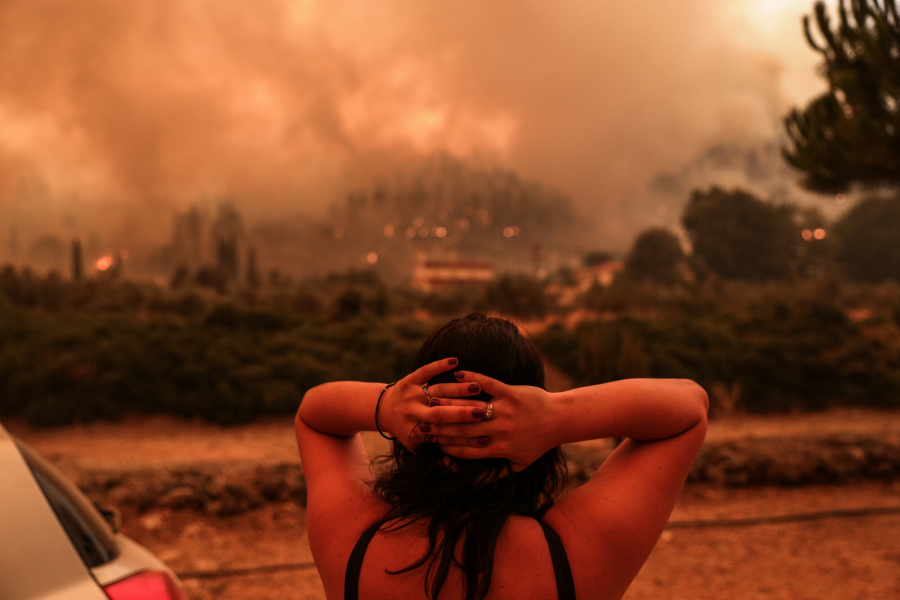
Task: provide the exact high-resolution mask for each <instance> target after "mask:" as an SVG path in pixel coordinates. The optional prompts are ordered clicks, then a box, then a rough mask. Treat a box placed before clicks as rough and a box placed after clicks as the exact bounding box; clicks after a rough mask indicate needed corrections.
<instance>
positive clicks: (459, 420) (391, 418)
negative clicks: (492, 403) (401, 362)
mask: <svg viewBox="0 0 900 600" xmlns="http://www.w3.org/2000/svg"><path fill="white" fill-rule="evenodd" d="M458 364H459V361H458V360H457V359H455V358H445V359H443V360H439V361H436V362H433V363H430V364H427V365H425V366H423V367H421V368H419V369H417V370H415V371H413V372H412V373H410V374H409V375H407V376H406V377H404V378H403V379H401V380H400V381H398V382H397V383H396V384H395V385H393V386H391V387H389V388H388V389H387V390H386V391H385V392H384V396H382V398H381V405H380V406H379V408H378V424H379V425H380V426H381V429H382V431H385V432H386V433H390V434H391V435H393V436H394V437H396V438H397V440H398V441H399V442H400V443H401V444H403V446H405V447H406V448H407V449H408V450H414V449H415V448H416V446H418V445H419V444H421V443H423V442H426V441H430V432H431V429H432V423H455V424H459V425H462V426H465V424H466V423H473V422H476V421H481V420H483V419H484V406H485V403H484V402H479V401H477V400H464V399H465V398H466V397H468V396H474V395H476V394H478V393H479V392H481V385H480V384H478V383H474V382H467V383H437V384H434V385H429V386H427V388H426V387H425V386H426V384H427V383H428V381H429V380H431V378H433V377H435V376H436V375H440V374H441V373H444V372H446V371H449V370H451V369H453V368H455V367H456V366H457V365H458ZM446 398H456V399H463V400H454V401H453V405H452V406H450V405H448V404H449V403H448V401H447V400H444V399H446ZM442 402H443V404H445V405H444V406H442V405H441V404H442Z"/></svg>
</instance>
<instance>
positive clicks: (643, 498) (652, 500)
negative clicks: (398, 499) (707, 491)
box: [438, 373, 708, 598]
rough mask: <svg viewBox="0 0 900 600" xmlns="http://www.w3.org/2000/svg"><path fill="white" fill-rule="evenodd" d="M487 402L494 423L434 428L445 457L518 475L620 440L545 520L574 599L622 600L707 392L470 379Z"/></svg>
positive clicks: (650, 542) (647, 383) (700, 425)
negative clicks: (504, 462)
mask: <svg viewBox="0 0 900 600" xmlns="http://www.w3.org/2000/svg"><path fill="white" fill-rule="evenodd" d="M463 380H464V381H478V382H479V383H480V384H481V385H482V387H483V388H484V390H485V391H486V392H487V393H489V394H491V395H493V396H494V399H493V401H492V402H493V406H494V418H493V419H491V420H490V421H486V422H484V423H480V424H476V425H474V426H473V427H471V428H468V429H467V430H466V433H469V434H471V435H483V436H488V437H489V443H488V444H487V445H484V446H480V445H478V444H477V442H475V441H473V438H472V437H461V436H459V435H458V434H460V433H461V429H460V428H459V427H458V426H457V425H446V426H440V427H439V428H438V433H439V435H441V436H444V437H443V438H440V441H442V442H447V443H446V444H445V445H443V448H444V451H445V452H447V453H448V454H451V455H453V456H458V457H462V458H479V457H487V456H500V457H504V458H508V459H509V460H511V461H512V462H513V466H514V468H516V469H519V468H524V467H525V466H527V465H528V464H530V463H531V462H533V461H534V460H535V459H536V458H537V457H539V456H541V454H543V453H544V452H546V451H547V450H549V449H550V448H553V447H555V446H557V445H561V444H564V443H571V442H578V441H584V440H589V439H596V438H603V437H613V436H615V437H625V438H628V439H626V440H625V441H624V442H623V443H622V444H620V445H619V447H618V448H617V449H616V450H615V451H614V452H613V453H612V454H611V455H610V456H609V458H607V459H606V461H604V463H603V465H601V467H600V468H599V469H598V470H597V472H596V473H595V474H594V476H593V477H592V478H591V479H590V480H589V481H588V482H587V483H586V484H584V485H583V486H581V487H579V488H578V489H576V490H574V491H572V492H571V493H569V494H568V495H566V496H564V497H563V498H562V499H560V500H559V501H558V502H557V503H556V504H555V505H554V506H553V508H552V509H551V510H550V511H549V512H548V513H547V514H546V516H545V518H544V520H545V521H546V522H547V523H548V524H549V525H550V526H551V527H553V529H555V530H556V531H557V533H559V535H560V537H561V538H562V540H563V544H564V546H565V548H566V550H567V552H568V555H569V560H570V563H571V565H572V571H573V575H574V577H575V586H576V592H577V595H578V597H580V598H581V597H584V598H621V596H622V595H623V594H624V593H625V591H626V589H627V588H628V586H629V585H630V583H631V581H632V580H633V579H634V577H635V576H636V575H637V573H638V571H639V570H640V568H641V566H642V565H643V564H644V562H645V561H646V560H647V557H648V556H649V555H650V552H651V551H652V550H653V547H654V546H655V545H656V542H657V540H658V538H659V535H660V533H662V531H663V528H664V527H665V524H666V522H667V521H668V518H669V515H670V514H671V512H672V509H673V507H674V506H675V502H676V500H677V499H678V496H679V494H680V493H681V489H682V487H683V486H684V482H685V480H686V478H687V474H688V472H689V470H690V467H691V464H692V463H693V461H694V458H695V457H696V456H697V453H698V452H699V450H700V446H701V445H702V443H703V439H704V436H705V434H706V412H707V409H708V399H707V396H706V392H704V391H703V389H702V388H701V387H700V386H698V385H697V384H695V383H693V382H690V381H684V380H650V379H636V380H625V381H617V382H613V383H607V384H603V385H597V386H591V387H584V388H578V389H575V390H571V391H569V392H563V393H560V394H550V393H548V392H546V391H544V390H541V389H538V388H531V387H524V386H506V385H504V384H502V383H500V382H496V381H494V380H490V379H489V378H484V377H482V376H480V375H477V374H471V373H465V374H464V375H463Z"/></svg>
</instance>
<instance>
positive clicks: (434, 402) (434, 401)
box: [428, 398, 441, 406]
mask: <svg viewBox="0 0 900 600" xmlns="http://www.w3.org/2000/svg"><path fill="white" fill-rule="evenodd" d="M440 405H441V401H440V400H438V399H437V398H432V399H431V400H429V401H428V406H440Z"/></svg>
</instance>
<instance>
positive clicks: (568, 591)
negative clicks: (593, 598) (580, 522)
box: [538, 521, 575, 600]
mask: <svg viewBox="0 0 900 600" xmlns="http://www.w3.org/2000/svg"><path fill="white" fill-rule="evenodd" d="M538 522H539V523H540V524H541V529H543V530H544V537H545V538H547V546H549V547H550V559H551V560H552V561H553V574H554V575H555V576H556V595H557V596H558V597H559V600H575V580H574V579H572V568H571V567H570V566H569V557H568V556H567V555H566V549H565V548H564V547H563V544H562V540H561V539H559V536H558V535H557V534H556V532H555V531H553V530H552V529H550V526H549V525H547V524H545V523H544V522H543V521H538Z"/></svg>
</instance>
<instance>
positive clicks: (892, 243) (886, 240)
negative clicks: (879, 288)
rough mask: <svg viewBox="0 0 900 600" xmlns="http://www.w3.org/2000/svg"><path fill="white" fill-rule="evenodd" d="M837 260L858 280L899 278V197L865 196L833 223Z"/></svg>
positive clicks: (897, 279) (896, 279) (848, 273)
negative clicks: (866, 197) (865, 197)
mask: <svg viewBox="0 0 900 600" xmlns="http://www.w3.org/2000/svg"><path fill="white" fill-rule="evenodd" d="M834 231H835V236H836V237H837V262H838V263H839V264H840V265H841V267H842V268H843V270H844V272H845V273H846V274H847V275H848V276H849V277H851V278H853V279H857V280H860V281H883V280H885V279H893V280H895V281H900V235H898V232H900V197H894V198H890V199H885V198H868V199H865V200H862V201H861V202H860V203H859V204H856V205H855V206H853V207H852V208H851V209H850V210H848V211H847V213H846V214H845V215H844V216H843V217H842V218H841V220H840V221H838V222H837V223H836V224H835V227H834Z"/></svg>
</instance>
